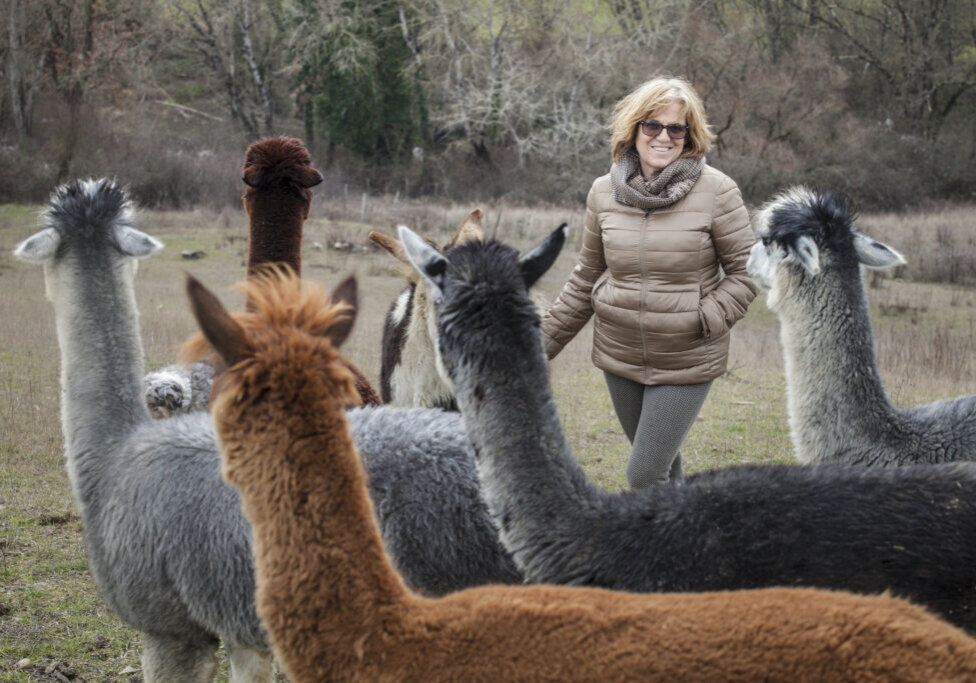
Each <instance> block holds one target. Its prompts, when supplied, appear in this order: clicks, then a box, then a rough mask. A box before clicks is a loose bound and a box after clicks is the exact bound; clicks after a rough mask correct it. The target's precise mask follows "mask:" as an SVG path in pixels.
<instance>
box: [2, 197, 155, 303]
mask: <svg viewBox="0 0 976 683" xmlns="http://www.w3.org/2000/svg"><path fill="white" fill-rule="evenodd" d="M132 220H133V209H132V205H131V203H130V202H129V198H128V196H127V194H126V192H125V190H124V189H123V188H122V187H121V186H120V185H118V184H116V183H115V182H114V181H112V180H109V179H107V178H102V179H100V180H75V181H73V182H70V183H67V184H65V185H62V186H61V187H59V188H58V189H57V190H55V191H54V194H53V195H52V196H51V198H50V199H49V200H48V204H47V207H46V208H45V210H44V213H43V214H42V221H43V224H44V226H45V227H44V229H43V230H41V231H40V232H38V233H36V234H34V235H33V236H31V237H28V238H27V239H26V240H24V241H23V242H21V243H20V245H19V246H18V247H17V249H16V250H15V251H14V256H16V257H17V258H19V259H20V260H22V261H27V262H31V263H43V264H44V267H45V275H46V281H47V294H48V297H49V298H51V299H52V300H53V298H54V296H55V293H54V289H55V288H56V287H57V282H58V281H59V278H60V274H61V270H62V269H63V268H68V269H79V270H89V271H92V272H97V271H98V270H101V271H102V272H105V273H106V274H107V273H108V272H111V271H116V270H117V269H125V268H130V269H131V271H130V274H131V272H132V271H134V270H135V267H136V266H135V264H136V260H135V259H141V258H145V257H147V256H150V255H152V254H154V253H156V252H157V251H159V250H160V249H162V248H163V245H162V243H161V242H159V241H158V240H156V239H155V238H153V237H150V236H149V235H147V234H146V233H144V232H140V231H139V230H136V229H135V228H133V227H132Z"/></svg>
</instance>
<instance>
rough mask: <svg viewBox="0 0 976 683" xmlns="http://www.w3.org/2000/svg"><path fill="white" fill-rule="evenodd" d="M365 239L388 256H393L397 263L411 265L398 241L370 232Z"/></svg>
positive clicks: (379, 233)
mask: <svg viewBox="0 0 976 683" xmlns="http://www.w3.org/2000/svg"><path fill="white" fill-rule="evenodd" d="M367 237H368V238H369V241H370V242H372V243H373V244H375V245H376V246H378V247H380V248H381V249H383V250H385V251H386V252H387V253H388V254H390V255H391V256H393V258H395V259H397V260H398V261H402V262H403V263H406V264H407V265H411V263H410V259H408V258H407V252H405V251H404V250H403V245H402V244H400V242H399V240H396V239H394V238H392V237H388V236H386V235H384V234H383V233H381V232H376V231H373V232H370V233H369V235H367Z"/></svg>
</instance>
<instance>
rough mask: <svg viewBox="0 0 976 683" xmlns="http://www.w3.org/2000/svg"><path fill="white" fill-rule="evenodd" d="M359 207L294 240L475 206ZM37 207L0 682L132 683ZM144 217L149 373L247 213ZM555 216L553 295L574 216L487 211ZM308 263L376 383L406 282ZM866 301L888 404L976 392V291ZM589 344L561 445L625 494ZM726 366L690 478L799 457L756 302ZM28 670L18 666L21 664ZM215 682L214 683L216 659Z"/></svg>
mask: <svg viewBox="0 0 976 683" xmlns="http://www.w3.org/2000/svg"><path fill="white" fill-rule="evenodd" d="M361 207H362V203H361V201H360V199H359V198H358V197H357V198H353V199H350V200H349V202H348V205H347V206H345V207H343V206H341V205H338V203H336V205H333V204H324V205H323V206H321V207H319V208H316V209H313V215H318V216H321V215H324V214H326V213H328V214H329V215H330V217H329V218H328V219H320V218H315V219H313V220H311V221H310V222H309V224H308V230H307V235H306V243H307V244H308V243H310V242H311V241H319V242H324V241H325V240H326V239H327V238H329V237H330V236H339V237H342V238H344V239H352V240H353V241H355V242H357V244H365V240H366V233H367V232H368V230H372V229H375V230H379V231H381V232H385V233H387V234H391V233H392V232H393V226H394V225H395V224H396V223H397V222H404V223H407V224H409V225H411V226H413V227H418V228H420V229H427V228H429V229H430V230H429V231H428V234H431V236H433V237H435V238H437V239H438V240H440V241H444V240H445V239H446V238H448V237H449V236H450V235H451V231H452V230H453V229H454V228H456V226H457V224H458V223H459V222H460V220H461V219H462V218H463V217H464V215H466V214H467V212H468V211H469V210H470V209H471V208H472V207H459V206H451V207H431V206H429V205H426V204H420V203H416V204H408V203H400V204H397V203H396V202H391V201H385V202H378V201H374V200H371V201H370V202H369V204H368V208H367V211H366V216H365V218H363V217H362V216H361V215H360V214H361ZM37 211H38V209H37V207H24V206H0V287H2V288H3V291H4V295H3V297H0V315H2V319H3V320H4V325H2V326H0V681H34V680H36V681H40V680H54V679H56V678H57V676H56V675H55V674H60V675H62V676H64V677H66V678H69V679H73V680H76V681H77V680H87V681H130V680H132V681H137V680H140V678H141V677H140V675H139V650H140V637H139V634H138V633H136V632H135V631H133V630H132V629H131V628H129V627H127V626H126V625H125V624H123V623H121V621H120V620H119V619H118V618H117V617H116V616H115V615H114V614H112V613H111V611H109V610H108V608H107V607H106V606H105V604H104V602H103V601H102V600H101V598H100V597H99V595H98V592H97V590H96V589H95V586H94V584H93V582H92V580H91V576H90V574H89V572H88V570H87V561H86V557H85V549H84V541H83V537H82V530H81V524H80V522H79V521H78V518H77V515H76V514H75V512H74V502H73V500H72V496H71V491H70V487H69V485H68V480H67V476H66V473H65V468H64V459H63V457H62V451H61V444H62V437H61V429H60V418H59V391H60V390H59V353H58V346H57V340H56V338H55V328H54V317H53V313H52V310H51V306H50V304H49V303H48V302H47V301H45V299H44V284H43V277H42V273H41V269H40V268H37V267H31V266H28V265H26V264H21V263H19V262H15V261H14V260H13V259H12V258H11V257H10V251H11V250H12V249H13V247H14V246H15V245H16V244H17V242H19V241H20V240H21V239H23V238H25V237H27V236H29V235H30V234H31V233H32V232H33V231H34V230H35V226H36V216H37ZM343 211H344V213H343ZM401 215H402V216H403V217H401ZM139 218H140V220H139V226H140V227H142V228H143V229H145V230H146V231H147V232H149V233H151V234H153V235H154V236H156V237H158V238H160V239H162V240H163V241H164V242H165V243H166V249H165V250H164V251H163V252H161V253H160V254H158V255H157V256H156V257H154V258H151V259H147V260H145V261H143V262H141V264H140V267H139V272H138V275H137V278H136V295H137V299H138V303H139V306H140V311H141V318H140V324H141V328H142V333H143V339H144V345H145V349H146V359H147V366H149V367H157V366H159V365H162V364H164V363H167V362H170V361H171V360H172V358H173V357H174V355H175V352H176V349H177V347H178V345H179V343H180V342H181V341H182V340H183V339H184V338H185V337H186V336H187V335H188V334H190V333H191V332H193V331H194V326H193V324H192V321H191V318H190V314H189V312H188V309H187V306H186V304H185V300H184V294H183V281H182V273H181V271H182V270H186V271H189V272H191V273H193V274H195V275H197V276H198V277H200V278H201V279H202V280H203V281H204V283H205V284H207V285H208V286H210V287H211V288H213V289H214V290H215V291H217V292H218V293H219V294H220V295H221V296H222V297H223V298H224V299H225V300H226V301H227V302H228V304H229V305H231V306H232V307H233V306H238V307H239V306H240V302H241V299H240V295H239V293H237V292H235V291H234V290H232V289H231V284H232V283H233V282H235V281H236V280H238V279H239V278H240V277H241V276H242V274H243V267H242V264H243V260H244V258H245V255H246V239H245V234H246V219H245V217H244V215H243V213H242V212H240V211H230V210H223V211H220V212H207V211H192V212H169V213H159V212H146V213H143V214H141V215H140V217H139ZM499 218H501V220H499ZM563 220H568V221H570V225H571V228H572V229H573V230H574V232H573V234H572V235H571V238H570V242H571V244H570V246H569V247H568V248H567V249H566V250H565V253H564V254H563V255H562V256H561V257H560V259H559V260H558V261H557V263H556V265H555V266H554V267H553V268H552V269H551V271H550V272H549V273H547V274H546V276H545V277H544V278H543V279H542V281H541V283H540V286H539V287H538V292H537V293H538V295H540V296H541V297H542V298H543V299H547V300H552V299H553V298H554V297H555V296H556V295H557V294H558V292H559V289H560V288H561V286H562V284H563V282H564V281H565V278H566V277H567V276H568V274H569V272H570V271H571V270H572V268H573V265H574V262H575V250H576V249H578V241H577V240H578V230H579V226H580V225H581V220H582V215H581V212H579V211H567V210H563V209H558V208H548V209H524V208H517V207H504V210H503V209H502V208H499V207H488V209H487V210H486V225H487V226H490V227H491V226H495V225H496V224H497V225H498V231H499V234H501V235H502V236H503V237H504V239H506V240H509V241H512V242H513V243H514V244H515V245H516V246H518V247H520V248H525V247H527V246H530V245H532V244H534V243H535V242H536V241H538V240H539V239H540V238H541V237H542V236H543V235H544V234H545V233H546V232H547V231H548V230H550V229H552V228H554V227H556V226H557V225H558V224H559V223H560V222H562V221H563ZM872 225H873V226H874V227H873V230H872V235H873V236H875V237H878V238H881V239H884V237H885V236H884V234H883V227H884V223H883V221H882V222H877V221H876V222H875V223H873V224H872ZM424 226H426V228H425V227H424ZM899 229H902V228H901V227H899ZM893 245H894V246H898V245H897V244H896V243H893ZM193 249H202V250H204V251H205V252H207V256H206V257H205V258H204V259H202V260H199V261H185V260H183V259H182V258H181V257H180V252H181V251H182V250H193ZM909 256H910V257H911V255H909ZM303 258H304V267H305V275H306V277H308V278H311V279H314V280H316V281H319V282H321V283H323V284H325V285H326V286H331V285H333V284H335V283H336V282H337V281H338V280H339V279H340V278H341V277H342V276H343V275H344V274H345V273H346V272H349V271H352V272H356V273H357V274H358V276H359V278H360V292H361V297H360V298H361V307H362V309H361V311H360V314H359V318H358V321H357V325H356V329H355V330H354V332H353V337H352V338H351V339H350V341H349V342H348V343H347V344H346V350H347V352H348V354H349V355H350V357H351V359H352V360H353V361H354V362H355V363H356V364H358V365H359V366H360V367H361V368H362V369H363V371H364V372H365V373H366V375H367V376H368V377H370V378H371V379H374V380H376V378H378V376H379V348H380V331H381V329H382V319H383V316H384V314H385V312H386V309H387V306H388V305H389V302H390V301H392V299H393V297H394V295H395V294H396V293H397V292H398V291H399V289H400V288H401V287H402V280H401V279H400V277H399V276H397V275H396V265H395V263H394V262H393V260H392V259H391V258H390V257H389V256H388V255H386V254H385V253H383V252H373V253H353V254H348V253H339V252H334V251H329V250H327V249H326V250H322V251H313V250H310V249H308V250H306V251H305V253H304V255H303ZM869 297H870V300H871V302H872V307H873V311H872V317H873V321H874V323H875V327H876V336H877V347H878V349H879V352H878V361H879V366H880V368H881V372H882V376H883V377H884V379H885V382H886V384H887V386H888V389H889V391H890V392H891V394H892V396H893V399H894V400H895V401H896V403H899V404H901V405H911V404H915V403H921V402H926V401H931V400H936V399H940V398H949V397H952V396H956V395H960V394H965V393H973V391H974V389H973V387H974V385H976V331H974V330H976V322H974V321H976V291H974V290H973V289H972V288H966V287H963V286H947V285H938V284H930V283H916V282H911V281H908V280H904V279H891V278H885V279H882V280H880V281H878V282H877V286H876V287H872V288H871V289H869ZM882 308H883V309H884V311H886V312H883V311H882ZM590 334H591V333H590V328H589V326H587V327H586V328H584V330H583V331H582V332H581V333H580V335H578V337H577V338H576V339H574V340H573V341H572V342H571V343H570V344H569V345H568V346H567V347H566V349H565V350H564V351H563V353H562V354H560V356H558V357H557V358H556V359H555V360H554V361H553V362H552V364H551V373H552V387H553V393H554V396H555V400H556V403H557V406H558V409H559V414H560V417H561V419H562V421H563V424H564V429H565V432H566V435H567V439H568V440H569V443H570V446H571V447H572V449H573V451H574V453H575V454H576V456H577V457H578V458H579V460H580V461H581V463H582V465H583V467H584V469H585V470H586V472H587V474H588V475H589V476H590V477H591V478H592V479H593V480H594V481H595V482H596V483H597V484H598V485H600V486H602V487H604V488H606V489H608V490H621V489H623V488H624V487H625V486H626V481H625V474H624V472H625V466H626V459H627V453H628V451H629V446H628V444H627V441H626V439H625V438H624V436H623V433H622V431H621V429H620V427H619V425H618V423H617V419H616V416H615V415H614V413H613V409H612V407H611V404H610V398H609V395H608V393H607V390H606V387H605V386H604V383H603V376H602V373H601V372H600V371H599V370H597V369H596V368H594V367H593V366H592V364H591V362H590ZM906 340H908V341H909V343H908V344H907V346H908V350H906V343H905V342H906ZM729 368H730V370H729V372H728V373H727V374H726V375H724V376H723V377H720V378H718V379H717V380H716V381H715V383H714V385H713V388H712V391H711V394H710V395H709V398H708V400H707V401H706V403H705V406H704V408H703V409H702V412H701V415H700V416H699V419H698V421H697V422H696V424H695V425H694V427H693V428H692V431H691V433H690V435H689V437H688V439H687V441H686V442H685V444H684V446H683V448H682V453H683V457H684V460H685V466H686V470H687V471H689V472H695V471H699V470H704V469H711V468H717V467H729V466H736V465H741V464H747V463H787V464H791V463H793V462H794V461H793V458H792V449H791V445H790V441H789V433H788V427H787V423H786V405H785V403H786V400H785V386H784V380H783V369H782V358H781V350H780V347H779V342H778V324H777V321H776V318H775V316H774V315H773V314H772V313H770V312H769V311H768V310H767V309H766V307H765V305H764V303H763V301H762V299H761V298H760V299H758V300H757V301H756V302H755V303H754V304H753V306H752V308H751V309H750V311H749V314H748V315H747V316H746V318H745V320H744V321H742V322H741V323H740V324H739V325H738V326H737V327H736V329H735V331H734V333H733V341H732V349H731V355H730V364H729ZM25 659H26V660H29V662H30V663H29V665H27V666H26V668H18V662H20V661H21V660H25ZM47 671H50V673H45V672H47ZM220 680H226V665H222V667H221V673H220Z"/></svg>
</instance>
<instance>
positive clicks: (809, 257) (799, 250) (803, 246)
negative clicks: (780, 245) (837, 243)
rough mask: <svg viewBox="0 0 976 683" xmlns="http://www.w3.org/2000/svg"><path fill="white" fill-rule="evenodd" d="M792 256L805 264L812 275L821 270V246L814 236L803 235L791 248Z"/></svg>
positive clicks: (802, 264)
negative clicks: (814, 239)
mask: <svg viewBox="0 0 976 683" xmlns="http://www.w3.org/2000/svg"><path fill="white" fill-rule="evenodd" d="M789 253H790V257H791V258H793V259H794V260H795V261H796V262H797V263H799V264H800V265H801V266H803V269H804V270H805V271H807V273H809V274H810V275H816V274H817V273H819V272H820V248H819V247H818V246H817V243H816V242H814V241H813V238H812V237H807V236H806V235H803V236H802V237H799V238H797V240H796V243H795V244H794V245H793V246H792V247H790V249H789Z"/></svg>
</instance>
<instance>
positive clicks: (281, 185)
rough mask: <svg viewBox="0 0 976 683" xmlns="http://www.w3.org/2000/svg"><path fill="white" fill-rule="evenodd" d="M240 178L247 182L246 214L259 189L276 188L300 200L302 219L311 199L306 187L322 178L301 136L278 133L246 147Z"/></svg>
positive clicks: (272, 190)
mask: <svg viewBox="0 0 976 683" xmlns="http://www.w3.org/2000/svg"><path fill="white" fill-rule="evenodd" d="M241 180H243V181H244V183H245V184H246V185H247V189H246V190H245V191H244V208H245V209H246V210H247V212H248V215H252V214H253V210H254V202H255V200H256V199H258V198H259V197H261V195H262V193H268V192H275V193H278V194H282V195H285V196H293V197H295V198H296V199H298V200H300V202H301V203H302V204H303V207H304V213H303V214H302V218H303V219H304V218H308V211H309V208H310V206H311V202H312V193H311V191H310V189H309V188H312V187H315V186H316V185H318V184H319V183H321V182H322V174H321V173H319V172H318V171H317V170H316V169H314V168H313V167H312V157H311V156H309V153H308V150H307V149H306V148H305V144H304V143H303V142H302V141H301V140H299V139H298V138H292V137H288V136H286V135H278V136H276V137H271V138H264V139H262V140H258V141H257V142H254V143H252V144H251V145H250V146H249V147H248V148H247V151H246V152H245V153H244V168H243V169H242V175H241Z"/></svg>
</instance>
